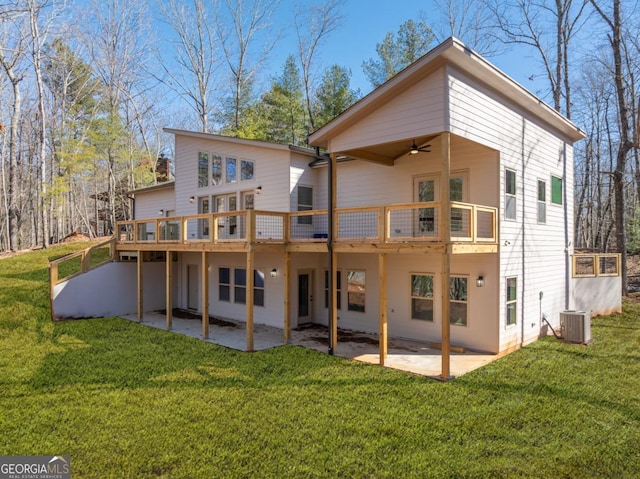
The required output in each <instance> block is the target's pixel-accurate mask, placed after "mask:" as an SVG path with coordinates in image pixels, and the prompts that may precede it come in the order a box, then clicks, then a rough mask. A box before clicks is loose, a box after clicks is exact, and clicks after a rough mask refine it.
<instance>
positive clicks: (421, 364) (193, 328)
mask: <svg viewBox="0 0 640 479" xmlns="http://www.w3.org/2000/svg"><path fill="white" fill-rule="evenodd" d="M181 316H182V314H181ZM186 316H189V314H186ZM192 316H193V317H191V318H184V317H176V316H175V315H174V316H173V319H172V329H171V331H172V332H174V333H178V334H183V335H185V336H190V337H193V338H198V339H202V323H201V321H200V319H199V318H200V317H199V316H197V315H195V314H193V315H192ZM123 318H124V319H127V320H129V321H132V322H136V323H137V322H138V318H137V316H136V315H135V314H133V315H127V316H123ZM141 324H142V325H144V326H151V327H153V328H157V329H166V316H165V315H164V314H163V313H160V312H145V313H144V319H143V322H142V323H141ZM327 338H328V333H327V328H326V326H322V325H318V324H311V325H308V326H302V327H300V328H296V329H294V330H292V331H291V341H290V344H293V345H296V346H302V347H305V348H308V349H313V350H316V351H320V352H324V353H326V352H327V350H328V339H327ZM203 341H206V342H208V343H214V344H218V345H220V346H224V347H227V348H231V349H237V350H240V351H244V350H245V347H246V331H245V325H244V323H242V322H236V321H231V320H226V319H225V320H219V319H214V318H211V319H210V323H209V338H208V339H204V340H203ZM253 343H254V350H255V351H260V350H265V349H270V348H275V347H278V346H283V345H285V344H286V343H285V341H284V332H283V330H282V329H280V328H274V327H271V326H264V325H260V324H256V325H254V339H253ZM334 354H335V355H336V356H340V357H343V358H347V359H353V360H356V361H362V362H365V363H369V364H376V365H377V364H379V363H380V356H379V354H378V337H377V335H375V334H368V333H363V332H356V331H350V330H339V331H338V347H337V348H336V349H335V350H334ZM498 357H499V356H498V355H493V354H483V353H478V352H474V351H464V352H452V353H451V366H450V371H451V375H452V376H454V377H457V376H461V375H463V374H465V373H468V372H470V371H473V370H474V369H477V368H479V367H482V366H484V365H485V364H489V363H490V362H491V361H494V360H495V359H497V358H498ZM441 360H442V359H441V353H440V350H439V349H437V348H433V347H430V345H428V344H426V343H421V342H417V341H410V340H406V339H393V338H390V339H389V343H388V350H387V359H386V360H385V367H389V368H392V369H398V370H402V371H407V372H410V373H414V374H419V375H422V376H430V377H438V376H440V372H441V369H440V367H441Z"/></svg>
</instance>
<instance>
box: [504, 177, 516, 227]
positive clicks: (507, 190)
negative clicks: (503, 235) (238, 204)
mask: <svg viewBox="0 0 640 479" xmlns="http://www.w3.org/2000/svg"><path fill="white" fill-rule="evenodd" d="M504 217H505V218H506V219H508V220H515V219H516V172H515V171H513V170H510V169H508V168H507V169H505V170H504Z"/></svg>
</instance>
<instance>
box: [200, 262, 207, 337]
mask: <svg viewBox="0 0 640 479" xmlns="http://www.w3.org/2000/svg"><path fill="white" fill-rule="evenodd" d="M208 259H209V255H208V254H207V252H206V251H203V252H202V281H200V282H201V283H202V339H209V263H208Z"/></svg>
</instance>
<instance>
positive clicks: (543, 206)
mask: <svg viewBox="0 0 640 479" xmlns="http://www.w3.org/2000/svg"><path fill="white" fill-rule="evenodd" d="M546 222H547V183H546V182H544V181H542V180H538V223H546Z"/></svg>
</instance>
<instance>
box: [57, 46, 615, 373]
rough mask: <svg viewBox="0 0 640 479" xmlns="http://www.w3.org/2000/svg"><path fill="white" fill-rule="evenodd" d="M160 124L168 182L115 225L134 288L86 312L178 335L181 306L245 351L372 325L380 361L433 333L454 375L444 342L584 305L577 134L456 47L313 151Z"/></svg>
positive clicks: (516, 339) (141, 193)
mask: <svg viewBox="0 0 640 479" xmlns="http://www.w3.org/2000/svg"><path fill="white" fill-rule="evenodd" d="M166 131H167V132H168V133H172V134H173V135H174V137H175V182H172V183H167V184H163V185H158V186H154V187H149V188H146V189H141V190H137V191H135V192H133V193H132V196H133V197H134V201H135V214H136V217H135V220H134V221H130V222H122V223H120V224H119V225H118V234H117V236H116V238H115V245H114V248H115V251H116V252H117V254H116V255H115V257H116V259H118V260H119V261H117V262H116V263H112V265H111V266H110V267H111V268H113V272H112V273H110V274H111V275H112V276H111V278H114V279H113V280H114V281H119V282H120V284H124V283H122V282H123V281H124V282H125V283H126V281H129V283H127V284H129V286H130V287H129V288H124V287H123V288H120V289H119V290H118V294H119V295H121V296H122V297H121V298H120V300H119V301H115V302H114V301H109V302H108V303H109V307H108V308H106V309H105V308H102V309H100V308H96V301H95V300H93V304H92V302H91V301H85V303H87V304H86V305H83V306H82V308H79V309H78V311H75V313H76V314H79V315H80V314H81V315H83V316H88V315H90V314H91V311H90V310H91V309H92V308H93V310H94V311H96V312H99V313H100V314H105V315H106V314H107V313H108V314H110V315H117V314H127V313H132V312H135V311H136V310H137V312H138V315H139V317H140V318H143V315H144V312H145V311H151V310H157V309H166V311H167V327H170V326H171V311H172V309H173V308H176V307H177V308H183V309H189V310H193V311H195V312H197V313H198V314H202V317H203V321H202V334H203V335H204V336H206V335H207V334H208V321H207V320H206V319H205V318H208V317H209V315H212V316H215V317H219V318H228V319H234V320H238V321H243V322H246V331H247V333H246V334H247V349H248V350H251V349H253V324H254V323H259V324H266V325H270V326H275V327H279V328H282V329H283V336H284V338H285V339H288V337H289V332H290V330H291V328H294V327H296V326H298V325H300V324H303V323H309V322H310V323H321V324H324V325H327V326H329V335H330V345H331V346H330V347H331V348H335V347H338V345H339V340H340V338H339V337H338V334H337V328H338V327H340V328H344V329H354V330H358V331H366V332H376V333H378V334H379V337H380V359H381V362H384V356H385V351H386V344H387V337H388V336H391V337H399V338H410V339H414V340H417V341H425V342H437V343H441V345H442V351H443V362H442V364H443V366H442V374H443V376H444V377H448V365H447V361H448V354H449V345H450V344H455V345H459V346H463V347H466V348H470V349H474V350H478V351H486V352H490V353H504V352H508V351H510V350H513V349H515V348H518V347H520V346H522V345H524V344H527V343H529V342H531V341H534V340H535V339H537V338H538V337H539V335H540V334H541V330H543V326H544V325H543V316H544V318H545V319H546V320H547V321H549V322H550V323H551V324H552V325H553V326H555V327H557V326H559V324H558V323H559V314H560V312H561V311H564V310H567V309H572V308H574V307H575V304H576V300H575V298H574V296H573V286H572V285H573V278H572V255H573V245H572V238H573V144H574V142H576V141H578V140H580V139H582V138H584V136H585V135H584V133H583V132H582V131H581V130H580V129H579V128H578V127H576V126H575V125H574V124H573V123H571V122H570V121H569V120H567V119H566V118H564V117H563V116H562V115H561V114H559V113H558V112H556V111H554V110H553V109H552V108H550V107H549V106H548V105H546V104H545V103H544V102H542V101H541V100H540V99H538V98H537V97H535V96H534V95H532V94H531V93H530V92H528V91H527V90H526V89H524V88H523V87H522V86H520V85H519V84H517V83H516V82H515V81H513V80H512V79H511V78H509V77H508V76H507V75H505V74H504V73H502V72H501V71H499V70H498V69H497V68H496V67H494V66H493V65H491V64H490V63H489V62H487V61H486V60H485V59H483V58H482V57H480V56H479V55H477V54H475V53H474V52H472V51H470V50H469V49H468V48H466V47H465V46H464V45H463V44H462V43H460V42H459V41H457V40H456V39H449V40H447V41H445V42H444V43H442V44H441V45H439V46H438V47H436V48H435V49H433V50H432V51H431V52H429V53H428V54H426V55H425V56H424V57H422V58H420V59H419V60H418V61H417V62H415V63H414V64H412V65H411V66H409V67H408V68H406V69H405V70H403V71H402V72H400V73H399V74H398V75H396V76H395V77H393V78H392V79H390V80H389V81H388V82H386V83H385V84H383V85H382V86H380V87H379V88H377V89H376V90H374V91H373V92H372V93H370V94H369V95H367V96H366V97H364V98H363V99H362V100H360V101H359V102H358V103H356V104H355V105H353V106H352V107H351V108H349V109H348V110H347V111H345V112H344V113H342V114H341V115H340V116H338V117H337V118H335V119H334V120H333V121H331V122H330V123H328V124H327V125H325V126H324V127H322V128H320V129H319V130H317V131H315V132H314V133H313V134H311V135H310V137H309V143H310V145H311V146H312V148H308V149H307V148H300V147H293V146H288V145H279V144H272V143H265V142H260V141H252V140H244V139H238V138H229V137H223V136H219V135H213V134H204V133H195V132H188V131H181V130H173V129H167V130H166ZM126 260H133V262H130V263H127V262H126ZM117 264H120V266H117ZM118 268H120V269H118ZM124 268H128V269H126V270H125V269H124ZM99 269H100V268H99ZM105 271H106V270H105ZM103 274H106V273H103ZM125 277H126V278H128V279H127V280H125V279H122V278H125ZM115 278H120V279H117V280H116V279H115ZM95 281H97V282H98V283H100V284H104V281H109V280H105V277H104V276H103V277H102V279H99V278H98V276H96V280H95ZM84 283H85V284H84V286H83V287H84V288H85V290H87V291H88V290H90V289H91V285H90V284H89V282H88V281H87V280H85V281H84ZM125 289H128V292H124V290H125ZM59 290H60V291H62V288H59ZM70 291H73V290H70ZM55 294H56V293H55V292H54V295H55ZM63 296H64V295H62V294H61V293H60V294H58V295H57V296H56V297H58V303H59V304H58V306H56V308H58V307H59V308H60V310H61V311H66V310H65V308H66V307H67V306H64V305H65V304H68V303H69V302H70V300H67V302H66V303H65V300H64V298H63ZM72 296H73V294H72V293H68V295H67V298H71V297H72ZM80 296H83V295H82V294H79V293H75V296H73V297H75V298H76V299H77V298H78V297H80ZM614 301H615V299H614ZM618 301H619V298H618ZM580 304H581V306H583V304H584V303H580ZM71 309H73V308H71ZM618 309H619V308H618ZM107 310H108V311H107ZM68 315H70V314H68Z"/></svg>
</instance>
